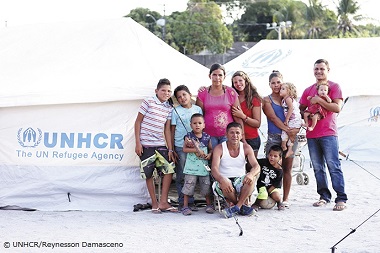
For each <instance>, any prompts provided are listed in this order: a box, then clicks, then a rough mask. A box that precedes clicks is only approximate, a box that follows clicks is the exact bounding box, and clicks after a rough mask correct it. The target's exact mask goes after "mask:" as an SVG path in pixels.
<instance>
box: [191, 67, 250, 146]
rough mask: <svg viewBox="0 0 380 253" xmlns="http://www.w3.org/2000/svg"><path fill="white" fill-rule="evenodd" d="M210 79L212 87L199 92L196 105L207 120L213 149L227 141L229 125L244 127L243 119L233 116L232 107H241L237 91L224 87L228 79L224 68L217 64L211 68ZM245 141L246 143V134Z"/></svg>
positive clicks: (207, 130)
mask: <svg viewBox="0 0 380 253" xmlns="http://www.w3.org/2000/svg"><path fill="white" fill-rule="evenodd" d="M209 77H210V79H211V82H212V84H211V86H209V87H207V88H206V89H203V90H202V91H199V92H198V96H197V101H196V105H198V106H199V107H201V108H202V111H203V115H204V118H205V123H206V127H205V132H206V133H208V134H209V135H210V136H211V143H212V147H213V148H214V147H215V146H216V145H218V144H219V143H222V142H223V141H226V128H227V125H228V123H230V122H232V121H236V122H238V123H240V124H241V125H242V126H243V125H244V124H243V120H242V119H241V118H237V117H233V116H232V106H235V107H238V106H239V99H238V95H237V93H236V91H235V90H234V89H233V88H231V87H227V86H225V85H223V81H224V79H225V78H226V71H225V69H224V67H223V66H222V65H221V64H219V63H215V64H213V65H212V66H211V68H210V73H209ZM243 141H244V142H245V138H244V132H243Z"/></svg>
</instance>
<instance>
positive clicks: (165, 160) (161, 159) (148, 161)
mask: <svg viewBox="0 0 380 253" xmlns="http://www.w3.org/2000/svg"><path fill="white" fill-rule="evenodd" d="M140 159H141V163H140V175H141V178H142V179H148V178H152V176H153V172H154V169H157V173H158V175H159V176H163V175H166V174H173V173H174V168H175V164H174V162H169V155H168V149H167V148H166V147H165V146H162V147H148V148H145V147H143V153H142V155H141V156H140Z"/></svg>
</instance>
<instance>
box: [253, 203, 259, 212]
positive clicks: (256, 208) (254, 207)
mask: <svg viewBox="0 0 380 253" xmlns="http://www.w3.org/2000/svg"><path fill="white" fill-rule="evenodd" d="M251 207H252V208H253V210H255V212H258V211H259V206H258V205H256V204H253V205H252V206H251Z"/></svg>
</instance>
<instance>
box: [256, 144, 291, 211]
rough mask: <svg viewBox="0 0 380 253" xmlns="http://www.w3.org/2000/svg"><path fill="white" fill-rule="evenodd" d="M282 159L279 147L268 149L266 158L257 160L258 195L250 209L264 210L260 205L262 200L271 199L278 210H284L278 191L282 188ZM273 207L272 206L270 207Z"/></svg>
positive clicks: (274, 146)
mask: <svg viewBox="0 0 380 253" xmlns="http://www.w3.org/2000/svg"><path fill="white" fill-rule="evenodd" d="M281 158H282V148H281V146H279V145H273V146H271V147H270V149H269V152H268V155H267V158H262V159H258V160H257V161H258V162H259V164H260V167H261V172H260V177H259V180H257V190H258V191H259V194H258V196H257V198H256V202H255V203H254V204H253V205H252V207H253V208H254V209H255V210H257V209H258V207H259V206H261V207H262V208H265V207H264V206H263V205H261V204H262V202H263V201H264V200H267V199H268V197H271V198H272V199H273V200H274V201H276V203H277V207H278V210H284V209H285V207H284V205H283V204H282V201H281V194H280V189H281V186H282V175H283V172H282V167H281V164H280V161H281ZM271 207H273V206H271Z"/></svg>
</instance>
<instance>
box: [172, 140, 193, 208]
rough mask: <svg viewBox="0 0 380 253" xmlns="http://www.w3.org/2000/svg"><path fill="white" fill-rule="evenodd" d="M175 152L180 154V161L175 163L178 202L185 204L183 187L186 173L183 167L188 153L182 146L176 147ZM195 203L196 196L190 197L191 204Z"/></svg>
mask: <svg viewBox="0 0 380 253" xmlns="http://www.w3.org/2000/svg"><path fill="white" fill-rule="evenodd" d="M174 149H175V152H176V153H177V155H178V158H179V160H178V162H177V163H176V165H175V173H176V180H175V186H176V189H177V193H178V203H179V204H183V193H182V188H183V184H184V178H185V175H184V174H183V169H184V168H185V162H186V156H187V154H186V153H185V152H183V149H182V147H174ZM192 203H194V197H191V198H189V204H192Z"/></svg>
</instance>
